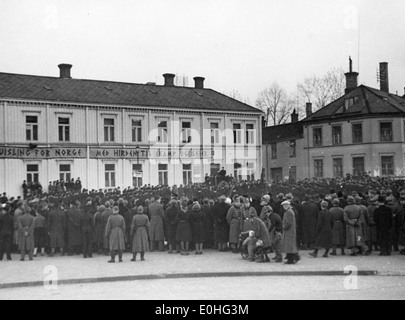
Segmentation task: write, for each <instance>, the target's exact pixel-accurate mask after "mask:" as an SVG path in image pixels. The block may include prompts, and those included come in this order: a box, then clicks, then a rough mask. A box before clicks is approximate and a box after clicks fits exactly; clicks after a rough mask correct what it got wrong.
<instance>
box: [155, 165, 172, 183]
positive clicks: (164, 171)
mask: <svg viewBox="0 0 405 320" xmlns="http://www.w3.org/2000/svg"><path fill="white" fill-rule="evenodd" d="M158 169H159V172H158V174H159V185H161V186H168V185H169V179H168V175H169V171H168V165H167V164H159V168H158Z"/></svg>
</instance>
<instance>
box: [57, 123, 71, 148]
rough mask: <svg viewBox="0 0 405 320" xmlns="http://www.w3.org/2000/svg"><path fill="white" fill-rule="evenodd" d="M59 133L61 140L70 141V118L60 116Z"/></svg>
mask: <svg viewBox="0 0 405 320" xmlns="http://www.w3.org/2000/svg"><path fill="white" fill-rule="evenodd" d="M58 129H59V130H58V131H59V132H58V133H59V141H60V142H69V141H70V119H69V118H66V117H59V118H58Z"/></svg>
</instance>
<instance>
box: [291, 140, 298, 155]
mask: <svg viewBox="0 0 405 320" xmlns="http://www.w3.org/2000/svg"><path fill="white" fill-rule="evenodd" d="M296 156H297V142H296V141H295V140H290V158H295V157H296Z"/></svg>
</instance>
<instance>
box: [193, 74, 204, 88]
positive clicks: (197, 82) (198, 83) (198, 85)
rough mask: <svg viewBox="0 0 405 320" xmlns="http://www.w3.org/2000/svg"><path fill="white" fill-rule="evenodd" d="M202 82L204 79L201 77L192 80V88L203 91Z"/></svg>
mask: <svg viewBox="0 0 405 320" xmlns="http://www.w3.org/2000/svg"><path fill="white" fill-rule="evenodd" d="M204 81H205V78H203V77H195V78H194V84H195V85H194V87H195V88H196V89H204Z"/></svg>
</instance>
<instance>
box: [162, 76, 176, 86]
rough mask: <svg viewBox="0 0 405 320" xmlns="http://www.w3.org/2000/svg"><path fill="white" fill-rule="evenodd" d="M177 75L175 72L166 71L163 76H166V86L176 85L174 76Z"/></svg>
mask: <svg viewBox="0 0 405 320" xmlns="http://www.w3.org/2000/svg"><path fill="white" fill-rule="evenodd" d="M175 77H176V75H175V74H172V73H165V74H164V75H163V78H165V87H174V78H175Z"/></svg>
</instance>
